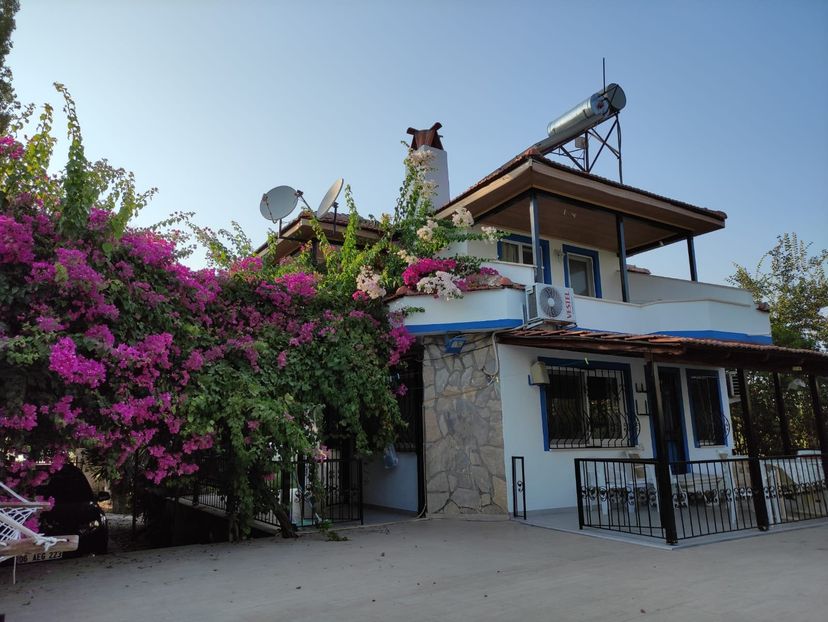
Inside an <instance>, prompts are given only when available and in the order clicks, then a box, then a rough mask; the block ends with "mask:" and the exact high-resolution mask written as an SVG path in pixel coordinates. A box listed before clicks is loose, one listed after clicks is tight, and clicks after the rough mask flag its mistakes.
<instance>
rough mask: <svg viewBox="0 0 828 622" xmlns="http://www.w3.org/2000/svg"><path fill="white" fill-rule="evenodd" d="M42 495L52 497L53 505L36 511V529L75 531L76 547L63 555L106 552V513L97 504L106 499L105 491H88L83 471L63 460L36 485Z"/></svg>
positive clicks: (47, 532) (60, 532)
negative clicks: (59, 465) (39, 512)
mask: <svg viewBox="0 0 828 622" xmlns="http://www.w3.org/2000/svg"><path fill="white" fill-rule="evenodd" d="M37 494H38V495H42V496H43V497H44V498H46V499H48V498H49V497H53V498H54V500H55V501H54V506H53V507H52V509H51V510H49V511H48V512H42V513H41V514H40V531H41V533H43V534H45V535H47V536H61V535H78V536H79V538H78V550H77V551H76V552H72V553H66V554H64V557H71V556H73V555H84V554H87V553H96V554H100V553H106V550H107V546H108V544H109V527H108V525H107V522H106V514H104V511H103V510H102V509H101V506H99V505H98V503H99V502H100V501H108V500H109V498H110V497H109V493H108V492H105V491H101V492H99V493H98V494H97V495H96V494H94V493H93V492H92V487H91V486H90V485H89V481H88V480H87V479H86V476H85V475H84V474H83V472H82V471H81V470H80V469H79V468H78V467H76V466H73V465H71V464H67V465H66V466H64V467H63V468H62V469H61V470H60V471H58V472H57V473H55V474H53V475H52V476H51V477H50V478H49V480H48V481H47V482H46V483H45V484H43V485H42V486H40V487H39V488H38V489H37Z"/></svg>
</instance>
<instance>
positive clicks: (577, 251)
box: [562, 244, 603, 298]
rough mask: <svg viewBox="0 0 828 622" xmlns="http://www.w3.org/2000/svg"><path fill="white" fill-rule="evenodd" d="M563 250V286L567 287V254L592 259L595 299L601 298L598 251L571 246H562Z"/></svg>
mask: <svg viewBox="0 0 828 622" xmlns="http://www.w3.org/2000/svg"><path fill="white" fill-rule="evenodd" d="M562 248H563V254H564V257H563V265H564V285H565V286H566V287H569V259H568V258H567V254H568V253H572V254H573V255H582V256H584V257H590V258H591V259H592V278H593V280H594V281H595V297H596V298H603V296H602V295H601V263H600V261H599V259H598V251H594V250H591V249H589V248H581V247H580V246H572V245H571V244H564V245H563V246H562Z"/></svg>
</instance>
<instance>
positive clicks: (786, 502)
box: [575, 452, 828, 543]
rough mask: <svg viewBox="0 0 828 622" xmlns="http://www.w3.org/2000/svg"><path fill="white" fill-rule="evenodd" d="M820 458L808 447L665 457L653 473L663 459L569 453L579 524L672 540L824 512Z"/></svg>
mask: <svg viewBox="0 0 828 622" xmlns="http://www.w3.org/2000/svg"><path fill="white" fill-rule="evenodd" d="M826 458H828V454H819V453H816V452H814V453H809V454H804V455H803V454H800V455H796V456H780V457H767V458H747V457H733V458H723V459H720V460H694V461H682V462H671V463H669V467H670V468H669V470H666V469H664V470H662V472H661V474H658V475H657V473H658V469H659V468H663V466H664V465H659V463H657V461H655V460H632V459H587V458H577V459H576V460H575V480H576V487H577V492H578V521H579V526H580V527H581V528H584V527H590V528H593V529H606V530H610V531H617V532H622V533H628V534H634V535H641V536H650V537H654V538H661V539H665V540H667V541H668V542H671V543H675V542H676V541H680V540H687V539H689V538H696V537H700V536H711V535H716V534H725V533H730V532H734V531H742V530H748V529H767V528H768V527H772V526H774V525H784V524H789V523H796V522H799V521H804V520H812V519H818V518H828V486H826V480H825V471H824V468H823V461H824V460H825V459H826ZM665 464H666V463H665ZM665 474H666V477H665ZM660 481H667V482H669V491H666V490H664V489H663V488H662V487H660V485H659V482H660ZM665 502H667V503H669V506H668V507H666V508H665V507H664V503H665ZM672 531H674V532H675V536H674V537H671V532H672Z"/></svg>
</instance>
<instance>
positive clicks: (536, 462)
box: [498, 344, 732, 511]
mask: <svg viewBox="0 0 828 622" xmlns="http://www.w3.org/2000/svg"><path fill="white" fill-rule="evenodd" d="M498 354H499V357H500V387H501V396H502V402H503V441H504V460H505V463H506V464H505V466H506V479H507V482H506V485H507V494H508V500H509V510H510V511H512V510H513V507H512V493H511V491H512V471H511V469H512V467H511V458H512V456H523V457H524V466H525V480H524V481H525V485H526V507H527V509H528V510H529V511H534V510H544V509H552V508H564V507H574V506H575V505H576V495H575V467H574V459H575V458H599V459H600V458H627V457H628V455H627V452H628V451H633V452H636V453H639V454H641V456H642V457H645V458H651V457H652V456H653V443H652V434H651V429H650V417H649V416H646V415H642V416H639V417H638V419H639V423H640V426H641V430H640V432H639V436H638V447H637V448H607V449H587V448H575V449H550V450H548V451H547V450H546V448H545V447H544V439H543V423H542V417H544V416H545V413H542V412H541V401H540V391H541V389H540V388H539V387H537V386H531V385H530V384H529V382H528V375H529V366H530V365H531V364H532V363H533V362H535V361H537V360H538V357H548V358H560V359H579V360H580V359H582V358H584V357H585V355H584V354H582V353H577V352H566V351H562V350H545V349H540V348H524V347H520V346H509V345H502V344H500V345H499V346H498ZM586 357H587V358H588V359H589V360H592V361H599V360H600V361H609V362H616V363H626V364H629V365H630V374H631V377H632V378H631V380H632V384H633V387H634V386H635V385H636V384H640V383H644V382H645V378H644V362H643V360H642V359H633V358H623V357H613V356H592V355H586ZM669 367H674V368H679V369H681V372H680V377H681V384H682V399H683V404H682V406H683V408H682V410H683V414H684V429H685V434H686V437H687V448H688V459H689V460H705V459H717V458H719V452H721V451H728V452H729V451H730V448H729V447H696V446H695V443H694V438H693V431H692V430H693V427H692V423H691V419H690V417H691V411H690V401H689V397H688V392H687V378H686V375H685V372H684V369H685V366H678V365H670V366H669ZM692 368H693V369H703V368H702V367H698V366H693V367H692ZM718 371H719V390H720V392H721V396H722V408H723V412H724V416H725V418H726V419H727V420H728V423H730V410H729V408H728V402H727V387H726V385H725V378H724V371H723V370H718ZM632 394H633V396H634V399H635V401H636V404H637V406H636V408H637V410H638V412H642V413H643V412H648V411H649V408H648V405H647V403H646V400H647V395H646V394H644V393H635V391H634V389H633V393H632ZM727 441H728V445H730V444H732V438H731V437H728V439H727Z"/></svg>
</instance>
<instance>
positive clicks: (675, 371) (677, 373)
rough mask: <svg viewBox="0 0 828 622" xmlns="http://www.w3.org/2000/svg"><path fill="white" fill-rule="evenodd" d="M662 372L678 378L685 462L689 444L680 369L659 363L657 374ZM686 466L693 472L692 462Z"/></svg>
mask: <svg viewBox="0 0 828 622" xmlns="http://www.w3.org/2000/svg"><path fill="white" fill-rule="evenodd" d="M662 372H667V373H668V374H670V375H674V376H675V377H676V379H677V380H678V391H679V396H678V398H679V399H678V403H679V422H680V423H681V444H682V445H684V460H685V462H686V461H689V460H690V445H688V444H687V422H686V413H685V412H684V389H683V388H682V385H681V369H679V368H678V367H662V366H661V365H659V366H658V374H659V376H660V375H661V374H662ZM658 390H659V391H661V387H659V388H658ZM687 399H688V401H689V399H690V396H689V394H688V396H687ZM661 403H662V405H663V404H664V398H663V396H662V400H661ZM692 420H693V417H692V416H691V417H690V424H691V425H693V436H694V438H695V425H694V424H693V421H692ZM696 447H698V445H696ZM653 448H655V445H653ZM653 455H655V451H653ZM668 458H669V456H668ZM686 467H687V473H692V472H693V465H692V464H688V465H686ZM674 475H675V473H674Z"/></svg>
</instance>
